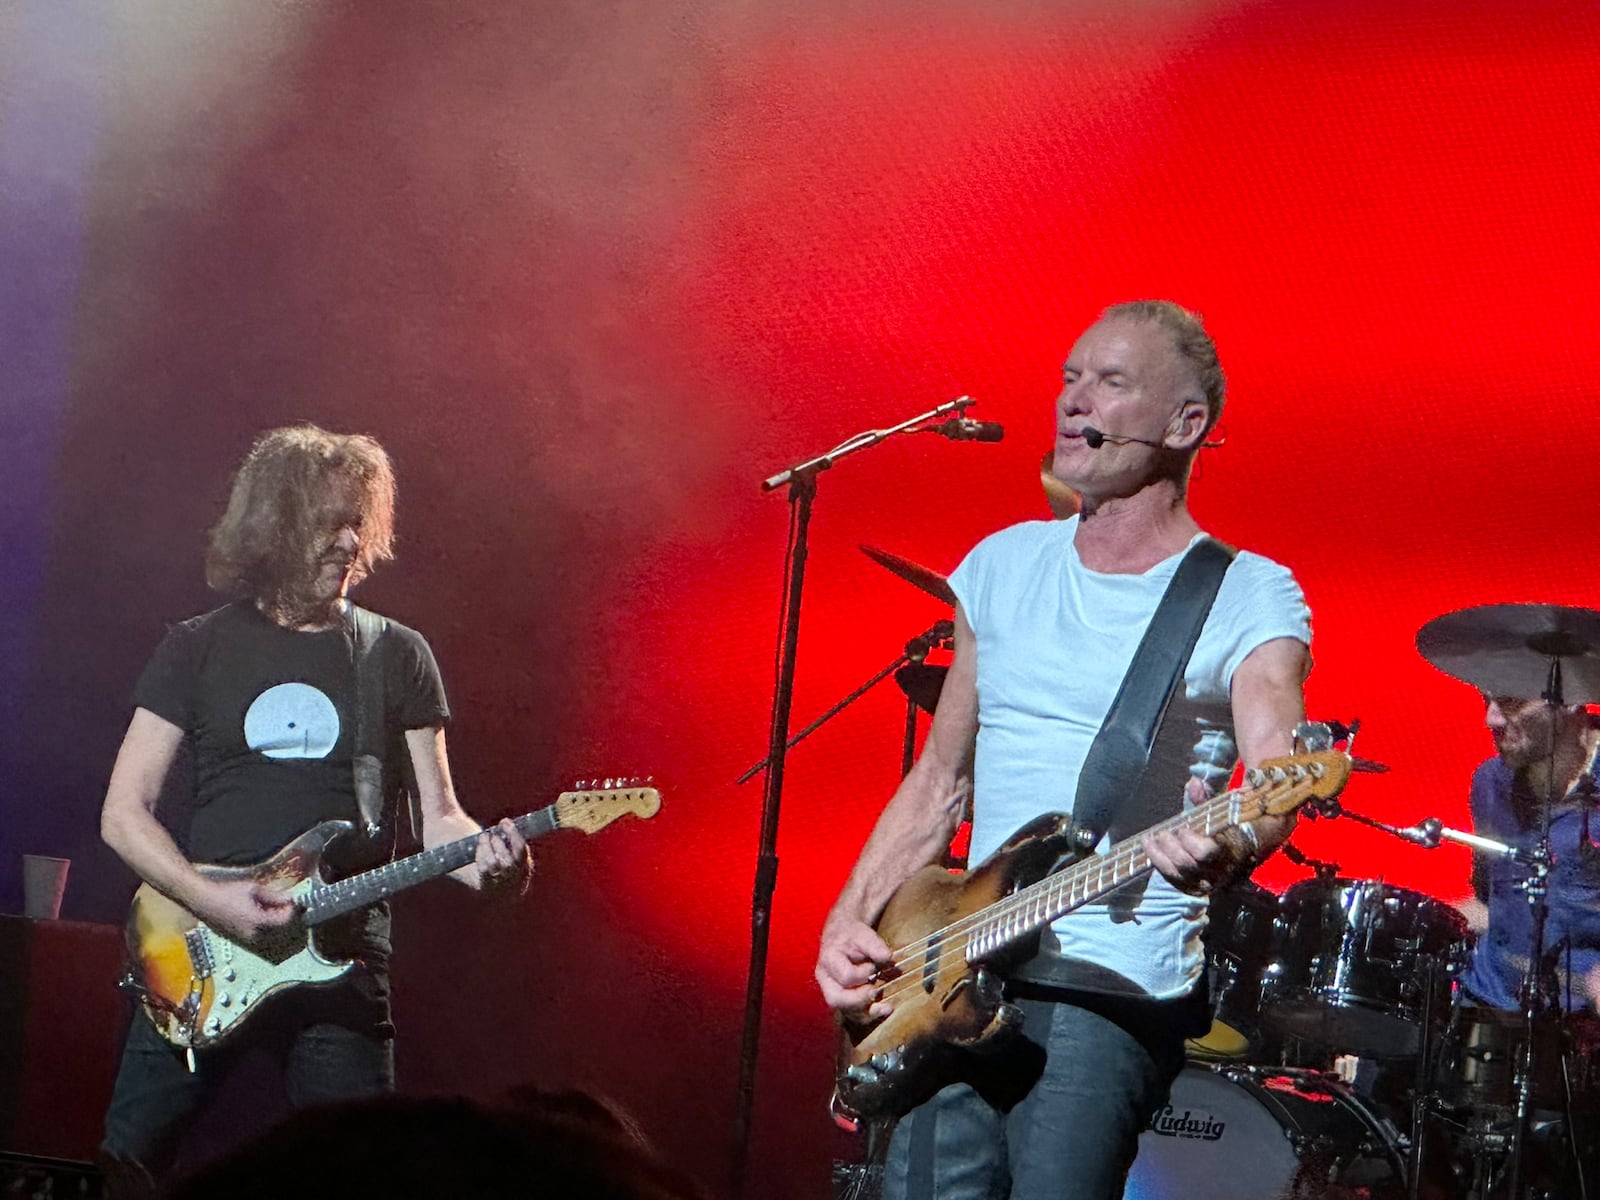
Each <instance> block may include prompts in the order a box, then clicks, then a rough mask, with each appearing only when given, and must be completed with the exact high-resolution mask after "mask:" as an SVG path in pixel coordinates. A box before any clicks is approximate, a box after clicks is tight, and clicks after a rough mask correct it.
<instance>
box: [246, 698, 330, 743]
mask: <svg viewBox="0 0 1600 1200" xmlns="http://www.w3.org/2000/svg"><path fill="white" fill-rule="evenodd" d="M338 740H339V710H338V709H336V708H334V706H333V701H332V700H329V699H328V697H327V696H325V695H323V693H322V692H320V691H319V690H318V689H316V688H314V687H312V686H311V685H310V684H308V683H280V684H278V685H277V686H276V687H269V688H268V689H267V690H266V691H264V692H262V693H261V695H259V696H257V697H256V698H255V700H254V701H252V702H251V705H250V710H249V711H248V712H246V713H245V714H244V741H245V745H247V746H249V747H250V749H252V750H254V751H255V752H256V753H257V754H265V755H266V756H267V757H268V758H326V757H328V754H329V753H330V752H331V751H332V750H333V747H334V743H336V742H337V741H338Z"/></svg>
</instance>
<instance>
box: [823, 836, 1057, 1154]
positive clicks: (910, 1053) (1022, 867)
mask: <svg viewBox="0 0 1600 1200" xmlns="http://www.w3.org/2000/svg"><path fill="white" fill-rule="evenodd" d="M1072 853H1073V827H1072V823H1071V820H1070V818H1068V817H1066V816H1063V815H1061V814H1059V813H1047V814H1045V815H1043V816H1041V817H1038V818H1036V819H1035V820H1033V821H1031V822H1030V823H1029V824H1027V825H1025V826H1023V828H1021V829H1020V830H1018V831H1017V832H1016V833H1014V834H1012V835H1011V837H1010V839H1008V840H1007V841H1006V843H1005V844H1004V845H1002V846H1001V847H1000V848H999V849H998V850H996V851H995V852H994V853H993V854H991V855H990V856H989V857H988V858H987V859H985V860H984V861H983V863H982V864H981V865H979V866H977V867H975V868H973V869H972V870H971V871H967V872H964V873H958V872H951V871H947V870H945V869H944V868H942V867H938V866H930V867H924V868H923V869H922V870H921V871H919V872H917V873H916V874H915V875H912V876H911V877H910V878H908V879H907V880H906V881H905V882H904V883H902V884H901V885H900V887H899V888H898V889H897V890H896V891H895V894H894V895H893V896H892V897H891V898H890V900H889V903H888V905H887V906H886V907H885V908H884V911H883V915H882V917H881V918H879V921H878V925H877V931H878V935H879V936H880V937H882V938H883V940H884V941H885V942H887V943H888V944H889V945H890V946H915V947H917V952H916V954H915V955H912V956H906V957H901V958H897V960H896V962H895V963H894V964H893V965H891V966H889V967H886V968H883V969H881V970H880V971H879V972H878V974H877V979H878V981H879V982H880V983H881V984H882V987H881V989H880V991H881V993H882V994H883V996H884V998H885V999H886V1000H888V1001H889V1002H890V1003H891V1004H892V1005H893V1011H892V1012H890V1013H889V1015H888V1016H886V1017H883V1018H881V1019H879V1020H877V1021H873V1022H859V1021H856V1020H854V1019H853V1018H848V1017H846V1018H841V1021H840V1025H841V1028H842V1030H843V1033H844V1037H843V1039H842V1041H841V1045H840V1052H839V1062H838V1068H839V1069H838V1073H837V1075H836V1079H835V1088H834V1103H833V1108H834V1114H835V1117H836V1118H838V1119H839V1120H840V1121H841V1123H846V1124H848V1123H851V1122H852V1121H853V1120H855V1119H868V1120H876V1119H879V1118H882V1117H886V1116H892V1115H897V1114H899V1113H903V1112H905V1111H907V1110H908V1109H910V1108H912V1107H913V1106H915V1105H917V1104H920V1103H921V1102H922V1101H923V1100H925V1099H927V1097H928V1096H930V1095H932V1094H933V1093H934V1092H935V1091H937V1090H938V1089H939V1087H940V1086H942V1085H943V1084H944V1083H946V1082H949V1078H950V1074H951V1072H950V1066H951V1062H950V1060H951V1059H952V1058H953V1057H955V1056H958V1055H961V1054H970V1053H974V1052H977V1053H981V1052H984V1051H986V1050H989V1049H993V1048H995V1047H996V1046H998V1045H1000V1044H1001V1043H1003V1041H1004V1040H1005V1039H1006V1038H1007V1037H1008V1035H1009V1034H1011V1033H1013V1032H1015V1030H1016V1029H1017V1028H1018V1027H1019V1026H1020V1025H1021V1023H1022V1017H1021V1013H1020V1011H1019V1010H1018V1009H1017V1008H1016V1007H1015V1006H1013V1005H1010V1004H1007V1003H1005V1001H1004V998H1003V996H1002V988H1003V981H1002V978H1001V975H1000V973H999V972H1000V971H1002V970H1003V969H1004V968H1005V967H1007V966H1011V965H1015V964H1017V963H1019V962H1021V961H1024V960H1026V959H1027V958H1029V957H1031V956H1032V954H1033V953H1034V950H1035V948H1036V947H1037V944H1038V938H1037V935H1035V936H1034V937H1032V938H1028V939H1025V940H1023V941H1021V942H1017V943H1013V944H1010V945H1008V946H1007V947H1006V949H1005V951H1004V952H1003V953H1001V954H997V955H993V956H989V957H984V958H981V959H976V960H974V959H970V958H969V956H968V952H967V951H968V944H967V938H966V937H965V936H964V935H960V936H952V937H949V938H946V937H944V936H941V931H943V930H946V929H949V928H950V927H951V926H952V925H956V924H957V923H959V922H961V921H962V919H963V918H966V917H971V916H973V915H974V914H977V913H979V912H981V911H982V910H983V909H985V908H989V907H991V906H993V905H994V904H995V903H996V902H998V901H1000V900H1002V899H1004V898H1005V897H1006V896H1009V895H1011V894H1012V893H1013V892H1015V891H1016V890H1017V889H1018V888H1020V887H1023V886H1026V885H1027V884H1029V883H1032V882H1034V881H1035V880H1037V879H1039V878H1041V877H1043V876H1044V875H1045V874H1047V873H1048V872H1049V871H1050V870H1051V869H1052V868H1053V867H1055V866H1057V865H1059V863H1060V862H1061V860H1062V859H1063V857H1067V856H1070V855H1071V854H1072Z"/></svg>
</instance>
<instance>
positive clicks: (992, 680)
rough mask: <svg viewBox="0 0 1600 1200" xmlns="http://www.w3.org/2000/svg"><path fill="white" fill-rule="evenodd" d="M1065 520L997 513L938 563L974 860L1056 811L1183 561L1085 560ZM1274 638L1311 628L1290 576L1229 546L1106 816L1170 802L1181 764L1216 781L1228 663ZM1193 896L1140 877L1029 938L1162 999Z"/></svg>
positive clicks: (1190, 973)
mask: <svg viewBox="0 0 1600 1200" xmlns="http://www.w3.org/2000/svg"><path fill="white" fill-rule="evenodd" d="M1077 531H1078V518H1077V517H1073V518H1071V519H1069V520H1065V521H1028V522H1024V523H1023V524H1020V525H1013V526H1011V527H1010V528H1009V529H1002V530H1001V531H1000V532H998V533H995V534H993V535H991V536H989V537H987V538H985V539H984V540H983V541H982V542H980V543H979V544H978V545H977V546H976V547H974V548H973V550H972V552H971V553H970V554H968V555H967V557H966V558H965V559H964V560H963V561H962V563H961V565H960V566H959V567H957V568H956V570H955V573H954V574H953V575H951V577H950V585H951V587H952V588H954V589H955V593H956V596H957V598H958V599H959V600H960V601H961V607H962V609H963V611H964V612H965V613H966V616H967V620H968V622H969V623H970V624H971V626H972V630H973V633H974V634H975V637H976V646H975V649H976V653H977V677H978V747H977V761H976V764H975V768H974V805H973V813H974V818H973V828H972V861H973V862H974V863H977V862H978V861H980V860H981V859H983V858H984V857H986V856H987V855H988V854H989V853H991V852H992V851H993V850H994V849H995V848H996V847H998V846H999V845H1000V844H1001V843H1002V842H1003V841H1005V839H1006V838H1007V837H1009V836H1010V835H1011V834H1012V833H1014V832H1015V831H1016V830H1017V829H1018V828H1020V827H1021V826H1022V825H1024V824H1025V823H1027V822H1028V821H1029V820H1031V819H1032V818H1034V817H1036V816H1038V815H1039V814H1040V813H1044V812H1066V813H1070V812H1071V811H1072V803H1073V798H1074V796H1075V795H1076V793H1077V788H1078V774H1079V770H1080V768H1081V767H1082V765H1083V760H1084V757H1085V756H1086V755H1087V754H1088V752H1089V746H1090V744H1091V743H1092V742H1093V741H1094V738H1095V735H1096V734H1097V733H1099V731H1100V726H1101V725H1102V723H1103V722H1104V721H1105V716H1106V713H1107V712H1108V711H1109V710H1110V708H1111V702H1112V700H1113V699H1114V698H1115V697H1116V694H1117V690H1118V688H1120V687H1121V685H1122V680H1123V676H1124V675H1126V674H1127V670H1128V665H1129V663H1131V662H1132V661H1133V654H1134V651H1135V650H1136V649H1137V648H1138V645H1139V641H1140V639H1141V638H1142V637H1143V636H1144V631H1145V627H1146V626H1147V625H1148V624H1149V621H1150V617H1151V616H1152V615H1153V614H1154V612H1155V610H1156V606H1157V604H1159V603H1160V601H1161V597H1162V595H1163V594H1164V593H1165V592H1166V589H1167V584H1168V583H1169V582H1171V580H1172V576H1173V573H1174V572H1175V571H1176V570H1177V569H1178V564H1179V563H1180V562H1181V561H1182V559H1183V554H1182V553H1179V554H1175V555H1173V556H1172V557H1171V558H1168V559H1165V560H1163V561H1162V562H1160V563H1157V564H1156V565H1155V566H1154V567H1152V568H1150V570H1148V571H1146V572H1144V573H1143V574H1142V575H1104V574H1100V573H1099V572H1096V571H1092V570H1090V569H1089V568H1088V567H1086V566H1084V565H1083V563H1082V561H1081V560H1080V559H1079V558H1078V551H1077V547H1076V546H1075V545H1074V544H1073V538H1074V535H1075V534H1076V533H1077ZM1284 637H1287V638H1294V639H1296V640H1298V641H1301V642H1304V643H1306V644H1307V645H1308V646H1309V645H1310V642H1311V613H1310V610H1309V609H1307V607H1306V603H1305V598H1304V596H1303V595H1302V594H1301V591H1300V585H1299V584H1297V583H1296V582H1295V580H1294V576H1293V575H1292V574H1291V573H1290V572H1289V571H1288V569H1287V568H1285V567H1282V566H1279V565H1278V564H1277V563H1275V562H1272V561H1271V560H1270V559H1266V558H1262V557H1261V556H1260V555H1255V554H1249V553H1245V552H1241V553H1240V554H1239V555H1238V556H1237V557H1236V558H1235V559H1234V561H1233V564H1232V566H1230V567H1229V568H1228V572H1227V574H1226V575H1225V576H1224V577H1223V581H1222V587H1221V588H1220V590H1219V591H1218V593H1217V598H1216V602H1215V604H1214V605H1213V606H1212V609H1211V613H1210V615H1209V616H1208V617H1207V618H1206V623H1205V626H1204V627H1203V628H1202V630H1201V632H1200V640H1199V642H1198V643H1197V644H1196V645H1195V649H1194V653H1193V655H1192V656H1191V657H1190V659H1189V665H1188V668H1187V670H1186V671H1185V673H1184V685H1185V686H1184V687H1183V688H1182V689H1180V690H1179V693H1178V694H1177V695H1175V696H1174V697H1173V699H1172V705H1171V708H1170V709H1169V712H1168V717H1167V721H1166V724H1165V725H1164V726H1163V729H1162V734H1161V737H1160V738H1159V739H1158V741H1157V744H1156V748H1155V751H1154V753H1153V754H1152V756H1151V762H1150V769H1149V771H1148V772H1147V773H1146V775H1145V781H1144V785H1143V787H1142V788H1141V790H1140V794H1139V796H1137V797H1129V798H1124V800H1123V801H1122V802H1121V804H1122V807H1121V808H1120V809H1119V810H1118V813H1117V815H1116V818H1115V825H1116V827H1117V828H1124V827H1127V828H1131V829H1142V828H1145V827H1147V826H1149V825H1153V824H1155V822H1156V821H1158V820H1161V819H1163V818H1164V817H1168V816H1171V815H1173V814H1174V813H1176V812H1178V810H1179V808H1180V806H1181V805H1182V804H1183V803H1184V788H1185V785H1186V784H1187V782H1188V779H1189V777H1190V775H1191V774H1192V775H1196V776H1198V777H1199V778H1201V779H1202V780H1204V781H1205V782H1206V784H1207V786H1208V787H1209V788H1210V789H1211V790H1212V791H1213V792H1216V791H1219V790H1220V789H1221V788H1222V787H1223V786H1225V785H1226V782H1227V779H1228V776H1229V774H1230V773H1231V772H1232V770H1233V765H1234V762H1235V760H1236V759H1237V757H1238V755H1237V750H1236V749H1235V746H1234V742H1233V735H1232V726H1233V719H1232V709H1231V706H1230V703H1229V697H1230V687H1231V685H1232V682H1233V672H1234V670H1235V669H1236V668H1237V667H1238V666H1239V664H1240V663H1241V662H1243V661H1244V659H1245V657H1246V656H1247V655H1248V654H1249V653H1250V652H1251V651H1252V650H1254V649H1255V648H1256V647H1257V646H1260V645H1261V644H1262V643H1264V642H1268V641H1271V640H1272V639H1274V638H1284ZM1106 848H1107V847H1106V844H1102V846H1101V851H1102V852H1103V851H1104V850H1105V849H1106ZM1205 910H1206V905H1205V901H1204V900H1203V899H1199V898H1196V897H1193V896H1188V895H1185V894H1184V893H1182V892H1179V891H1178V890H1177V889H1176V888H1174V887H1173V886H1172V885H1171V884H1170V883H1168V882H1167V881H1166V880H1165V879H1163V878H1162V877H1161V876H1159V875H1152V876H1151V877H1149V879H1148V880H1147V881H1146V880H1141V881H1137V882H1135V883H1132V884H1129V885H1128V886H1127V887H1125V888H1122V889H1121V890H1119V891H1117V892H1115V893H1113V894H1112V895H1110V896H1108V897H1106V898H1105V900H1103V901H1101V902H1097V903H1094V904H1089V905H1085V906H1084V907H1082V908H1080V909H1077V910H1076V911H1074V912H1071V913H1068V914H1067V915H1066V916H1065V917H1062V918H1061V919H1060V920H1058V921H1057V922H1056V923H1055V925H1054V927H1053V929H1052V930H1051V931H1049V932H1047V933H1046V935H1045V939H1044V941H1045V945H1046V947H1047V948H1049V949H1059V951H1060V952H1061V954H1062V955H1063V956H1064V958H1065V959H1066V960H1067V963H1066V964H1065V965H1066V968H1067V971H1068V977H1067V980H1066V981H1067V982H1070V983H1071V984H1072V985H1073V986H1077V987H1082V988H1085V989H1089V990H1095V991H1110V992H1132V993H1134V994H1143V995H1147V996H1152V997H1154V998H1157V999H1168V998H1171V997H1173V996H1179V995H1182V994H1183V993H1184V992H1186V991H1187V990H1188V989H1189V988H1190V986H1192V984H1193V983H1194V981H1195V979H1197V978H1198V977H1199V974H1200V971H1201V970H1202V967H1203V951H1202V947H1201V944H1200V933H1201V931H1202V930H1203V929H1204V927H1205V922H1204V916H1205ZM1057 942H1059V945H1057V944H1056V943H1057Z"/></svg>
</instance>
